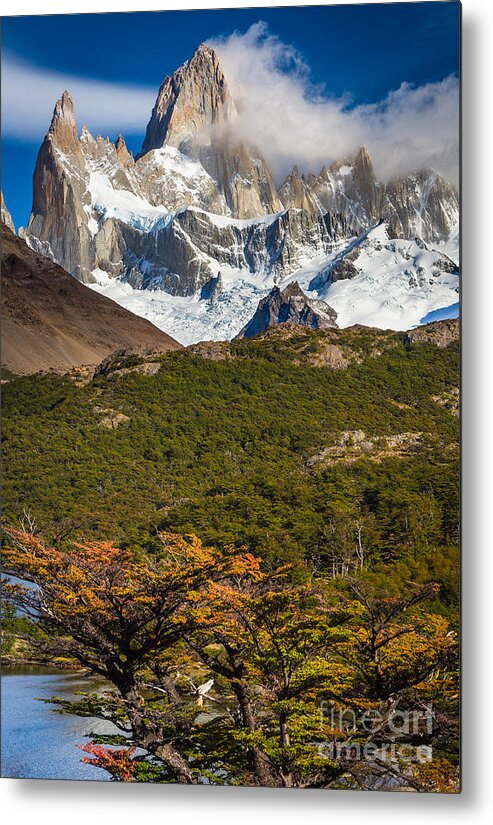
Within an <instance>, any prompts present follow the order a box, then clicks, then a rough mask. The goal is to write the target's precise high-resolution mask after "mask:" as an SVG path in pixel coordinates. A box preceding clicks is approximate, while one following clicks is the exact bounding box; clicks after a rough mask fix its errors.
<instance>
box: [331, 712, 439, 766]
mask: <svg viewBox="0 0 493 825" xmlns="http://www.w3.org/2000/svg"><path fill="white" fill-rule="evenodd" d="M433 719H434V717H433V707H432V704H431V703H430V704H426V705H423V709H422V710H416V709H414V710H403V709H400V708H393V709H391V710H390V711H387V712H385V713H382V712H380V711H379V710H376V709H374V708H372V709H369V710H365V711H362V712H357V711H355V710H354V709H353V708H339V709H336V708H335V707H334V705H333V704H332V703H330V702H328V701H327V700H325V699H324V700H322V702H321V703H320V723H321V726H322V728H323V729H324V730H325V731H327V729H329V730H330V731H331V732H333V734H334V735H333V737H331V738H330V739H327V740H326V741H324V742H321V743H319V746H318V747H319V753H320V755H321V756H323V757H325V758H327V759H332V760H334V761H339V762H353V763H354V762H360V761H362V760H365V761H369V762H377V761H379V762H407V763H410V762H417V763H421V764H424V763H426V762H430V761H431V759H432V757H433V748H432V747H431V745H425V744H422V743H420V741H419V740H421V742H422V740H423V739H425V740H426V739H427V738H429V737H430V736H431V734H432V733H433Z"/></svg>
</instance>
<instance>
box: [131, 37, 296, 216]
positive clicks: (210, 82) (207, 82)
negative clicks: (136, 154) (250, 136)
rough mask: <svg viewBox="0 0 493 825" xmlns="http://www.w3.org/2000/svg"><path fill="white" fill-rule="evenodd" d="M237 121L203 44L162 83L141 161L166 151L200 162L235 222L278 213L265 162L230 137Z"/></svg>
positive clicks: (214, 58) (216, 67) (220, 74)
mask: <svg viewBox="0 0 493 825" xmlns="http://www.w3.org/2000/svg"><path fill="white" fill-rule="evenodd" d="M236 116H237V111H236V106H235V103H234V100H233V98H232V96H231V93H230V91H229V88H228V84H227V81H226V78H225V77H224V74H223V71H222V69H221V66H220V65H219V60H218V58H217V55H216V53H215V52H214V50H213V49H211V48H210V47H209V46H206V45H204V44H202V45H201V46H199V48H198V49H197V51H196V52H195V54H194V56H193V57H192V59H191V60H190V61H188V62H187V63H185V65H184V66H182V67H181V68H180V69H178V71H176V72H175V73H174V74H173V75H172V76H171V77H167V78H165V80H164V82H163V84H162V86H161V88H160V90H159V94H158V98H157V101H156V104H155V106H154V109H153V110H152V115H151V119H150V121H149V124H148V126H147V131H146V136H145V140H144V144H143V147H142V155H146V153H147V152H149V151H150V150H152V149H161V148H162V147H163V146H164V145H166V146H171V147H175V148H177V149H178V150H179V151H180V152H182V153H183V154H185V155H187V156H189V157H191V158H194V159H196V160H200V161H201V163H202V165H203V166H204V168H205V170H206V171H207V172H208V173H209V174H210V175H211V177H212V178H213V180H215V181H216V182H217V185H218V188H219V191H220V192H221V194H222V195H223V197H224V199H225V201H226V203H227V205H228V207H229V209H230V210H231V214H232V215H233V216H234V217H237V218H253V217H256V216H258V215H265V214H268V213H270V212H277V211H279V210H281V209H282V204H281V203H280V201H279V198H278V196H277V193H276V189H275V186H274V183H273V180H272V177H271V175H270V172H269V170H268V168H267V164H266V163H265V160H264V159H263V157H262V156H261V155H260V153H259V152H258V151H256V150H255V149H252V148H248V147H246V145H245V144H244V143H242V142H241V141H238V140H237V139H235V138H234V137H233V135H232V132H231V130H230V126H231V124H232V123H233V122H234V120H235V118H236Z"/></svg>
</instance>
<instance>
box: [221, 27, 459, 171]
mask: <svg viewBox="0 0 493 825" xmlns="http://www.w3.org/2000/svg"><path fill="white" fill-rule="evenodd" d="M209 43H210V45H211V46H213V47H214V48H215V49H216V51H217V53H218V55H219V58H220V61H221V64H222V66H223V69H224V73H225V75H226V77H227V79H228V82H229V84H230V87H231V89H232V92H233V94H234V95H235V97H237V98H238V99H239V100H240V101H241V111H240V115H239V118H238V122H237V124H236V129H237V130H238V133H239V135H241V136H243V137H244V138H245V139H247V140H248V141H250V142H252V143H254V144H255V145H257V146H258V148H259V149H260V150H261V151H262V152H263V153H264V155H265V156H266V158H267V161H268V162H269V165H270V166H271V169H272V171H273V174H274V176H275V178H276V179H277V180H278V181H279V180H280V179H282V178H283V177H284V176H285V175H286V174H287V173H288V172H289V171H290V169H291V168H292V166H293V164H294V163H297V164H298V166H299V167H300V169H302V170H303V171H313V172H318V171H319V170H320V168H321V166H322V165H323V164H324V163H325V164H328V163H330V162H332V161H333V160H340V159H343V158H344V157H345V156H347V155H348V154H351V153H353V152H355V151H356V150H357V149H358V148H359V147H360V146H362V145H366V146H367V147H368V149H369V151H370V154H371V155H372V157H373V159H374V162H375V168H376V172H377V175H378V176H379V177H380V178H381V179H382V180H388V179H389V178H391V177H392V176H394V175H396V174H405V173H407V172H411V171H413V170H415V169H417V168H420V167H424V166H430V167H431V168H433V169H436V171H438V172H440V173H441V174H443V175H445V176H446V177H448V178H449V179H450V180H452V181H454V182H455V183H456V182H457V179H458V141H459V83H458V79H457V78H456V77H448V78H445V79H444V80H442V81H440V82H438V83H429V84H427V85H424V86H420V87H413V86H411V85H410V84H408V83H403V84H402V85H401V87H400V88H399V89H397V90H395V91H392V92H390V93H389V94H388V95H387V97H386V98H385V99H384V100H382V101H381V102H379V103H378V104H372V105H366V106H352V105H351V101H350V100H349V99H347V98H343V99H341V98H334V97H332V98H331V97H330V96H327V95H326V94H325V93H324V90H323V89H321V88H317V87H314V86H313V85H312V84H311V82H310V73H309V68H308V66H307V65H306V64H305V63H304V61H303V59H302V57H301V56H300V55H299V53H297V51H296V50H295V49H294V48H293V47H292V46H289V45H287V44H285V43H283V42H282V41H281V40H279V39H278V38H277V37H275V36H274V35H271V34H270V33H269V31H268V29H267V26H266V24H265V23H262V22H259V23H256V24H255V25H253V26H251V28H250V29H249V30H248V31H247V32H246V33H245V34H240V33H237V32H236V33H234V34H232V35H230V36H229V37H227V38H223V39H216V40H211V41H209ZM327 86H328V87H330V78H327Z"/></svg>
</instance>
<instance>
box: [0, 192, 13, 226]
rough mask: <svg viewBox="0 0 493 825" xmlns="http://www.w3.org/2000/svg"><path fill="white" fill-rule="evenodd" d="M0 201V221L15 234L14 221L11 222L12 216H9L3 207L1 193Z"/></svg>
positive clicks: (1, 194) (1, 193)
mask: <svg viewBox="0 0 493 825" xmlns="http://www.w3.org/2000/svg"><path fill="white" fill-rule="evenodd" d="M0 199H1V221H2V223H3V224H5V226H8V228H9V229H10V230H11V231H12V232H15V227H14V221H13V220H12V215H11V214H10V212H9V210H8V209H7V207H6V205H5V201H4V199H3V192H0Z"/></svg>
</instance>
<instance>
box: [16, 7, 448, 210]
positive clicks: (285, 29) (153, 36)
mask: <svg viewBox="0 0 493 825" xmlns="http://www.w3.org/2000/svg"><path fill="white" fill-rule="evenodd" d="M259 20H262V21H265V23H266V24H267V27H268V32H270V34H271V35H275V36H276V37H277V38H278V42H279V43H282V44H284V45H286V47H291V46H292V47H294V48H295V49H296V54H297V56H298V57H299V58H300V59H302V60H303V61H304V64H306V66H308V67H309V77H307V71H306V68H305V69H304V70H303V72H302V74H303V80H302V81H300V78H299V76H297V78H296V83H297V84H298V87H297V91H298V92H300V90H301V91H302V93H303V94H306V95H307V96H310V95H316V96H317V103H320V98H322V102H323V99H329V100H330V99H332V98H340V97H341V96H343V95H346V96H349V97H346V98H345V104H344V106H345V108H346V109H351V108H352V107H355V108H357V107H360V110H361V112H365V116H366V111H367V110H365V109H364V108H362V107H364V106H366V105H367V104H370V105H373V107H374V109H373V110H371V118H372V122H373V124H374V122H375V112H376V109H375V107H376V106H378V104H379V102H380V101H382V100H384V99H385V98H386V96H387V95H388V94H389V92H391V91H392V90H396V89H399V87H401V84H403V83H406V84H410V86H411V87H413V88H414V87H425V88H428V84H440V83H441V82H442V81H444V80H445V79H446V78H449V77H450V76H454V75H457V73H458V69H459V43H458V30H459V29H458V20H459V4H458V3H456V2H425V3H416V2H413V3H396V4H390V5H389V4H382V5H379V4H368V5H361V6H358V5H355V6H351V5H346V6H332V7H330V6H325V7H323V6H319V7H305V8H303V7H298V8H297V7H290V8H277V9H275V8H271V9H269V8H263V9H239V10H236V9H228V10H215V11H183V12H148V13H128V14H101V15H92V14H88V15H52V16H45V17H43V16H39V17H18V18H15V17H11V18H8V17H7V18H3V20H2V29H3V30H2V69H5V71H4V72H3V81H2V83H3V84H6V85H7V84H9V83H10V77H12V78H13V79H12V84H14V83H15V82H16V79H17V80H18V78H19V73H18V72H17V74H14V73H13V74H12V75H11V74H10V72H11V67H12V66H13V67H14V68H15V67H17V69H18V68H19V66H20V67H21V69H22V71H23V72H24V74H23V75H22V76H23V78H24V80H23V82H24V83H25V82H26V78H27V79H28V78H29V77H30V74H29V73H31V75H32V77H33V88H34V89H37V86H36V85H35V81H36V77H37V74H38V73H40V74H41V75H42V73H45V74H46V77H47V84H46V88H49V89H50V90H51V88H52V86H53V88H56V86H57V84H58V82H60V89H59V91H58V92H57V93H56V94H60V93H61V92H62V91H63V88H65V85H68V86H69V88H70V85H69V84H70V82H72V85H73V83H74V78H80V79H81V80H83V79H85V80H89V81H95V82H97V83H99V84H100V92H101V95H103V97H104V93H105V90H107V94H108V99H110V98H112V99H114V100H118V97H117V96H116V95H115V96H113V95H112V91H111V90H112V84H114V86H115V89H117V87H118V88H119V89H120V90H122V92H125V94H127V98H128V100H129V101H130V103H129V105H128V106H124V107H122V118H121V120H122V131H123V133H124V135H125V137H126V139H127V143H128V144H129V145H130V147H131V148H132V149H133V150H134V151H138V150H139V148H140V145H141V142H142V137H143V133H144V131H145V126H146V123H147V119H148V114H150V106H151V105H152V101H153V99H154V97H155V95H156V93H157V89H158V87H159V85H160V84H161V82H162V80H163V78H164V76H165V75H167V74H171V73H172V72H173V71H174V70H175V69H176V68H177V67H178V66H179V65H180V64H181V63H183V62H184V61H185V60H186V59H187V58H189V57H190V56H191V54H192V53H193V51H194V50H195V48H196V47H197V45H198V44H199V43H200V42H202V41H205V40H209V39H211V38H212V39H214V40H217V39H219V38H223V39H224V38H226V39H227V38H228V36H230V35H231V34H232V33H233V32H235V31H238V32H240V33H244V32H246V31H247V30H248V29H249V27H250V26H252V24H255V23H257V22H258V21H259ZM264 40H265V38H264ZM235 42H236V41H235ZM264 45H265V43H264ZM253 54H254V52H253ZM263 54H265V49H264V53H263ZM233 57H234V55H233ZM232 59H233V58H232V49H231V48H230V52H229V60H230V61H231V60H232ZM12 71H13V70H12ZM277 71H278V72H282V71H287V72H288V73H289V72H291V73H292V71H293V67H292V66H287V67H286V68H283V67H282V66H278V67H277ZM298 75H299V73H298ZM43 76H44V75H43ZM48 80H50V83H51V85H50V84H49V83H48ZM65 81H67V83H65ZM19 82H20V81H19ZM101 82H104V83H105V84H107V85H101ZM300 82H302V83H303V84H304V85H303V87H301V86H300ZM43 88H45V87H44V86H43ZM430 88H433V89H434V91H433V94H436V93H437V89H438V90H439V91H440V95H441V96H442V97H441V98H440V99H441V100H442V98H443V94H444V92H443V88H442V87H438V86H437V87H436V88H435V87H433V86H432V87H430ZM23 90H24V87H22V88H21V90H20V92H19V94H18V95H17V98H18V100H21V101H22V105H24V106H25V107H26V109H25V117H24V113H23V111H22V110H21V109H20V108H19V107H20V106H21V103H20V102H18V104H17V108H15V109H13V110H12V111H15V115H14V114H12V112H11V110H10V109H8V108H7V107H8V105H9V104H8V103H7V104H6V110H3V111H2V130H3V135H2V189H3V191H4V195H5V199H6V202H7V205H8V207H9V209H10V211H11V213H12V216H13V218H14V222H15V224H16V226H18V225H20V224H24V225H25V224H26V222H27V219H28V215H29V211H30V206H31V181H32V172H33V168H34V163H35V159H36V153H37V149H38V147H39V144H40V142H41V140H42V138H43V134H44V132H45V131H46V130H47V128H48V125H49V120H50V116H51V111H52V109H53V106H54V103H55V98H54V99H53V100H49V99H47V100H46V101H45V100H44V98H43V95H42V94H41V93H40V94H39V95H37V97H38V98H39V100H38V101H37V109H36V112H37V114H36V115H34V114H33V113H32V112H30V107H29V90H26V93H25V94H23V93H22V92H23ZM446 91H447V93H448V92H449V91H450V88H449V87H447V90H446ZM12 94H13V92H12ZM3 97H5V95H3ZM55 97H56V95H55ZM403 99H404V98H401V102H400V103H399V105H400V106H401V108H402V100H403ZM134 100H135V122H130V121H131V118H129V113H128V111H126V112H125V113H123V109H128V108H131V102H132V101H134ZM75 105H76V114H77V98H76V99H75ZM392 105H393V106H394V109H395V104H394V103H393V104H392ZM413 105H418V104H417V103H416V101H415V102H414V104H413ZM419 105H420V107H421V110H422V106H423V105H424V104H423V102H422V100H421V102H420V103H419ZM433 105H435V104H433ZM440 105H442V103H440ZM31 108H32V107H31ZM105 108H107V107H104V106H100V107H99V108H98V107H97V106H96V105H95V107H94V111H88V114H87V116H86V119H87V120H89V121H90V122H89V123H88V125H89V127H90V128H91V130H93V131H96V132H98V131H102V132H103V133H104V134H106V131H105V127H106V129H107V131H109V134H110V137H112V138H115V137H116V135H117V133H118V131H119V130H118V129H117V128H116V125H115V124H116V122H117V120H118V112H116V114H115V116H114V119H113V120H111V119H108V118H109V115H108V116H107V113H105V112H104V109H105ZM339 108H341V107H340V106H339ZM45 110H46V115H45ZM146 111H148V114H147V115H146V114H145V112H146ZM319 111H321V110H320V109H319ZM439 111H441V110H439ZM14 117H15V120H16V121H17V122H16V124H14V123H13V122H12V118H14ZM114 121H115V122H114ZM389 122H390V121H389ZM391 122H392V123H394V124H396V123H399V124H401V125H400V126H394V128H395V129H397V128H400V129H403V128H405V127H404V126H403V122H402V120H401V121H396V120H395V117H394V120H392V121H391ZM24 123H25V131H23V124H24ZM429 123H430V132H431V119H430V121H429ZM82 125H83V124H82V123H81V122H79V126H80V127H81V126H82ZM451 128H453V127H451ZM416 145H417V142H416ZM444 145H445V144H444ZM283 151H286V149H285V148H284V149H283ZM430 151H431V149H430ZM434 151H435V153H437V152H438V154H440V151H441V150H440V147H438V148H437V147H435V149H434ZM432 156H433V154H432ZM307 157H311V156H310V155H307ZM317 160H318V158H317ZM307 163H308V160H307ZM280 168H281V167H280ZM314 171H317V170H316V169H314Z"/></svg>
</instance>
